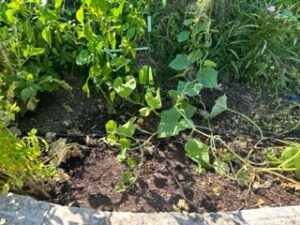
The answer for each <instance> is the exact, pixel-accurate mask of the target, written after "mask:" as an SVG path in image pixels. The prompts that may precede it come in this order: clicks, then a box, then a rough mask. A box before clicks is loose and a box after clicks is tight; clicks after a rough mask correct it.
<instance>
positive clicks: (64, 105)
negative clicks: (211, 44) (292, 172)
mask: <svg viewBox="0 0 300 225" xmlns="http://www.w3.org/2000/svg"><path fill="white" fill-rule="evenodd" d="M66 77H69V78H68V79H69V80H67V82H68V83H70V84H71V85H72V86H73V88H74V89H73V91H72V95H70V94H69V93H68V92H66V91H64V90H60V91H58V92H55V93H50V94H46V95H43V96H41V104H40V105H39V107H38V109H37V110H36V111H35V112H34V113H29V114H27V115H26V116H25V117H24V118H23V119H21V120H20V128H21V129H22V130H29V129H30V128H37V129H39V130H40V131H42V132H44V133H45V132H48V131H51V132H56V133H63V134H71V135H72V134H75V135H78V134H79V135H82V136H84V135H85V134H91V133H101V132H104V125H105V122H106V121H107V120H108V119H111V117H112V116H108V115H107V114H106V113H105V109H104V107H103V102H102V100H101V99H100V98H99V97H97V96H99V95H97V94H94V96H93V97H91V98H89V99H88V98H87V97H86V95H85V94H84V93H82V91H81V85H82V83H83V82H84V81H82V80H80V79H78V78H76V77H72V76H66ZM70 77H71V78H70ZM224 92H225V93H226V94H227V96H228V100H229V103H228V105H229V107H231V108H233V109H235V110H237V111H240V112H243V113H246V114H247V115H249V116H254V115H255V113H257V111H259V113H261V114H263V111H260V108H259V106H262V103H260V102H258V101H257V99H256V97H257V96H258V95H257V93H255V91H254V90H253V89H251V88H247V87H245V86H241V85H239V84H237V85H234V84H232V85H230V86H228V87H227V86H224V87H223V89H222V90H220V91H218V92H207V93H204V100H205V102H207V105H208V106H212V104H213V102H214V101H215V99H216V98H217V97H218V96H220V95H221V94H223V93H224ZM271 97H272V96H271ZM271 97H270V98H263V101H262V102H263V103H268V102H269V101H270V100H269V99H271ZM282 101H285V100H284V98H283V100H282ZM167 102H168V100H166V103H167ZM272 103H273V102H272ZM167 105H168V103H167ZM126 107H127V108H128V107H129V109H130V106H126V105H125V109H124V103H123V102H120V105H119V108H118V110H117V115H114V116H113V117H114V118H116V119H119V120H122V117H124V115H123V114H124V113H125V112H126ZM265 108H267V109H268V110H270V108H269V107H268V106H267V104H266V106H265ZM133 110H134V109H133ZM299 111H300V110H298V112H297V113H298V114H299ZM131 112H132V110H131ZM195 121H196V122H197V123H199V124H203V125H205V124H204V123H203V120H202V119H201V118H195ZM154 123H157V119H155V120H152V119H150V120H148V121H147V120H146V121H145V125H146V127H147V128H148V130H152V129H153V127H154V126H153V124H154ZM212 128H213V130H214V131H215V132H216V133H219V134H220V135H222V136H224V138H226V140H227V141H228V143H233V144H234V141H235V140H236V139H241V138H244V137H248V138H250V139H251V138H252V139H256V138H257V131H255V129H253V125H252V124H249V122H248V121H246V120H245V119H243V118H241V117H239V116H237V115H234V114H232V113H229V112H226V113H223V114H222V115H221V116H219V117H218V118H216V119H215V120H213V123H212ZM294 138H296V139H297V137H294ZM298 138H299V137H298ZM77 141H78V142H80V143H83V142H84V139H83V138H82V139H77ZM182 143H183V140H182V139H181V138H177V139H167V140H154V142H153V143H152V144H153V145H152V148H151V149H152V150H151V151H148V152H146V154H145V157H144V163H143V165H142V166H141V167H140V169H136V170H135V171H134V174H135V175H136V177H137V178H136V182H135V184H134V185H133V186H132V187H131V188H130V189H129V190H128V191H127V192H125V193H117V192H115V191H114V187H115V185H116V184H117V183H118V182H119V181H120V180H121V176H122V173H123V172H124V171H125V170H126V169H127V167H126V166H125V165H124V164H122V163H120V162H118V161H117V159H116V155H117V154H118V150H117V149H115V148H113V147H110V146H107V145H106V144H104V143H103V142H99V143H97V142H94V143H93V144H87V147H88V149H87V150H84V158H83V159H78V158H71V159H69V160H68V161H67V163H65V164H63V165H62V168H63V169H64V170H65V171H66V173H67V174H69V176H70V179H69V180H68V181H67V182H64V183H62V184H57V187H55V188H53V189H52V190H51V191H50V194H51V196H52V199H50V201H51V202H55V203H59V204H63V205H72V206H77V207H88V208H95V209H99V210H104V211H112V210H114V211H132V212H166V211H184V210H187V211H190V212H199V213H202V212H212V211H231V210H239V209H243V208H257V207H262V206H281V205H296V204H300V198H299V197H300V193H299V191H298V192H297V191H295V190H290V189H287V188H284V187H282V184H283V182H282V181H280V180H275V181H274V182H272V183H271V184H270V185H266V186H267V187H265V188H260V189H257V190H254V189H252V190H250V191H249V190H248V189H247V188H241V187H239V186H238V185H237V183H236V182H235V181H231V180H229V179H226V178H224V177H221V176H219V175H217V174H215V173H214V172H213V171H208V173H206V174H203V175H197V174H196V173H195V172H194V169H195V168H196V166H195V165H194V164H193V163H192V162H191V161H190V160H188V159H187V157H186V156H185V152H184V149H183V147H182ZM246 153H247V152H246ZM130 154H132V156H133V157H137V156H138V155H137V154H138V153H134V152H132V153H130ZM261 179H262V180H261V181H260V183H262V184H263V183H265V182H268V181H270V180H273V179H274V178H272V177H263V176H262V177H261ZM179 200H184V203H185V204H186V205H187V206H186V207H183V208H185V209H183V208H182V207H179V206H178V202H179Z"/></svg>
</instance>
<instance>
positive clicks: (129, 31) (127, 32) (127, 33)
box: [126, 27, 136, 41]
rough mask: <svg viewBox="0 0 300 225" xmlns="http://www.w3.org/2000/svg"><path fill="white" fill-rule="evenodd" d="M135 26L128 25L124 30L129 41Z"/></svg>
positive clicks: (133, 33) (132, 36)
mask: <svg viewBox="0 0 300 225" xmlns="http://www.w3.org/2000/svg"><path fill="white" fill-rule="evenodd" d="M135 32H136V31H135V27H130V28H129V29H128V30H127V31H126V37H127V39H128V40H129V41H130V40H131V39H132V38H134V35H135Z"/></svg>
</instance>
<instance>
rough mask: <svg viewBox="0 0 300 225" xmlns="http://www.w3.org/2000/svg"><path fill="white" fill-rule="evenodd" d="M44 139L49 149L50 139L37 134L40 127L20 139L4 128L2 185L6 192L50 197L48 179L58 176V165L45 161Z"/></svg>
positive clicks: (0, 132) (1, 138)
mask: <svg viewBox="0 0 300 225" xmlns="http://www.w3.org/2000/svg"><path fill="white" fill-rule="evenodd" d="M41 143H42V144H43V145H44V147H45V150H47V148H48V145H47V143H46V142H45V141H44V140H43V139H41V138H38V137H36V130H32V131H31V132H30V133H29V134H28V136H26V137H24V138H22V139H20V138H17V137H16V136H14V135H13V134H11V133H10V132H8V131H7V130H5V129H3V128H1V129H0V152H1V158H0V187H1V188H2V193H7V192H8V191H10V190H11V191H19V192H22V191H26V192H32V193H34V194H40V195H42V196H44V197H48V194H47V192H46V190H47V188H46V187H47V184H46V182H47V181H50V180H52V179H53V178H54V177H55V176H56V169H55V168H54V167H52V166H46V165H45V164H43V160H42V158H41V155H42V150H41V148H40V145H41Z"/></svg>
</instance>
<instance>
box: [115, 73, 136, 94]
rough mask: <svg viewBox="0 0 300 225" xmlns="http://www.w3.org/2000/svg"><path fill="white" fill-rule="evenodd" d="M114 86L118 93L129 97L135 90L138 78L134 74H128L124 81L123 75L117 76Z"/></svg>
mask: <svg viewBox="0 0 300 225" xmlns="http://www.w3.org/2000/svg"><path fill="white" fill-rule="evenodd" d="M113 88H114V90H115V92H117V94H118V95H120V96H121V97H123V98H127V97H129V95H130V94H131V93H132V92H133V91H134V90H135V88H136V80H135V78H134V77H133V76H126V77H125V83H124V82H123V79H122V77H117V78H116V79H115V80H114V82H113Z"/></svg>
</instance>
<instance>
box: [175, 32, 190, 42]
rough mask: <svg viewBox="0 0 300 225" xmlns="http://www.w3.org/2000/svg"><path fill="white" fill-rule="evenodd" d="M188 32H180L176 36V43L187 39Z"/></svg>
mask: <svg viewBox="0 0 300 225" xmlns="http://www.w3.org/2000/svg"><path fill="white" fill-rule="evenodd" d="M190 33H191V32H190V31H182V32H180V33H179V34H178V35H177V41H178V42H179V43H181V42H184V41H186V40H188V39H189V36H190Z"/></svg>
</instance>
